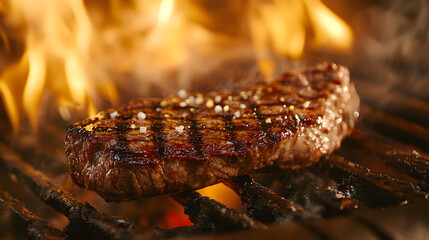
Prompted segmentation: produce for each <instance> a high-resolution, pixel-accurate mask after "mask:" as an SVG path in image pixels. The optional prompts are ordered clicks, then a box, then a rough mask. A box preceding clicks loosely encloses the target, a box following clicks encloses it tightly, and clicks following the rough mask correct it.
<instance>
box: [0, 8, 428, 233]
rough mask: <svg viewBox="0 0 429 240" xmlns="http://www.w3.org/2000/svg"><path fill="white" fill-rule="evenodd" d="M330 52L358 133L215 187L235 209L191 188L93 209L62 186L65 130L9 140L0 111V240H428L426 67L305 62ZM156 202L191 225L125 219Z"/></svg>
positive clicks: (90, 197)
mask: <svg viewBox="0 0 429 240" xmlns="http://www.w3.org/2000/svg"><path fill="white" fill-rule="evenodd" d="M328 2H329V1H328ZM380 5H382V4H380ZM409 18H410V19H412V18H413V17H412V16H411V17H409ZM418 34H421V33H418ZM426 34H427V33H426ZM327 56H328V57H329V58H330V59H332V60H334V61H337V62H339V63H341V64H343V65H345V66H348V67H350V70H351V78H352V79H353V81H354V82H355V84H356V88H357V91H358V93H359V95H360V97H361V109H360V117H359V121H358V123H357V126H356V129H355V130H354V131H353V132H352V134H351V135H350V136H349V137H347V138H346V139H345V140H344V141H343V143H342V145H341V148H340V149H339V150H337V151H336V152H334V153H333V154H332V155H329V156H325V157H323V158H322V159H321V160H320V162H318V163H317V164H315V165H314V166H311V167H309V168H306V169H302V170H289V171H286V172H278V171H277V170H275V169H265V170H264V171H263V172H257V173H254V174H251V175H246V176H241V177H239V178H237V179H234V180H230V181H227V182H224V183H223V184H224V185H226V186H227V187H228V188H230V189H232V190H233V191H234V192H235V193H236V194H237V195H238V196H239V198H240V200H241V203H242V205H243V207H242V209H241V210H237V209H233V208H231V207H228V206H226V205H224V204H222V203H220V202H218V201H216V200H213V199H210V198H208V197H205V196H202V195H201V194H200V193H198V192H196V191H189V192H181V193H176V194H171V195H168V196H162V197H157V198H153V199H143V200H142V201H132V202H126V203H121V204H117V203H105V202H102V200H101V199H100V198H99V197H96V196H94V194H93V193H90V192H88V191H87V190H84V189H78V188H77V187H76V186H73V184H72V183H71V182H70V179H69V178H68V167H67V164H66V162H65V157H64V153H63V146H62V144H63V140H64V136H65V128H64V126H60V125H59V124H57V125H55V124H44V123H41V124H40V130H39V136H38V137H37V138H36V137H34V136H32V134H31V133H30V132H25V130H24V129H23V130H21V132H20V133H19V135H18V137H16V136H14V135H12V130H11V124H10V123H9V122H8V120H7V116H6V114H4V113H5V111H4V109H2V110H1V111H0V129H1V132H2V134H1V136H0V172H1V174H0V175H1V176H0V206H1V208H0V209H1V211H0V214H1V217H0V224H1V226H2V227H1V228H0V236H1V237H4V238H6V237H7V238H25V237H27V238H34V239H64V238H71V239H132V238H135V239H139V238H154V239H168V238H189V237H194V238H203V239H204V238H205V239H260V238H270V239H271V238H282V239H285V238H286V239H287V238H291V239H322V240H326V239H332V240H334V239H383V240H387V239H427V238H428V237H429V217H428V216H427V215H428V213H429V199H428V198H429V155H428V153H429V94H428V89H429V81H428V76H429V69H428V68H427V67H426V66H427V65H426V64H427V63H425V62H421V63H420V65H419V64H417V63H416V61H417V60H419V58H418V56H417V57H416V59H417V60H415V59H413V60H410V59H407V58H406V56H405V57H404V56H401V58H398V59H386V58H374V56H367V55H366V56H360V55H357V56H354V57H351V56H350V55H335V54H332V53H325V52H323V53H320V52H318V53H315V54H314V56H313V55H311V56H310V55H308V56H307V58H308V59H310V60H309V61H308V62H307V64H309V65H310V64H312V62H318V61H319V60H325V59H326V57H327ZM240 66H243V65H240ZM244 66H247V65H244ZM241 70H242V69H241ZM241 70H240V71H241ZM217 71H221V72H222V71H224V70H222V69H220V70H217ZM220 75H221V74H220ZM414 86H417V87H414ZM0 105H1V106H2V107H3V104H0ZM170 200H171V201H170ZM174 201H175V202H176V203H173V202H174ZM153 202H158V203H157V204H154V205H153V206H155V207H159V206H160V205H161V206H163V205H166V206H171V205H172V204H180V205H181V206H183V211H184V213H185V214H186V215H187V216H189V220H190V221H191V222H192V224H191V225H190V224H183V222H182V226H177V227H171V228H154V229H152V228H151V229H149V230H148V228H143V227H141V226H142V225H144V223H142V221H143V220H144V221H154V222H156V221H159V219H155V220H154V219H143V220H142V219H141V218H140V219H139V218H135V217H134V215H133V214H131V213H130V212H136V211H137V212H138V211H148V210H149V209H150V206H152V205H151V204H152V203H153ZM130 209H131V210H130ZM154 211H157V210H154ZM106 212H109V214H107V213H106ZM153 215H156V216H158V218H161V219H162V218H166V217H167V215H168V214H167V213H166V212H162V211H160V212H159V213H158V214H152V215H150V216H153ZM148 216H149V215H148ZM148 218H149V217H148Z"/></svg>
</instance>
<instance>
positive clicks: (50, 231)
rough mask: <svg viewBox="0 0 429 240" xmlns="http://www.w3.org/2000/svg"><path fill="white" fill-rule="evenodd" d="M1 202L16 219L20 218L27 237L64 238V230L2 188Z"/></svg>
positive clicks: (0, 193) (0, 191)
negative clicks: (38, 215)
mask: <svg viewBox="0 0 429 240" xmlns="http://www.w3.org/2000/svg"><path fill="white" fill-rule="evenodd" d="M0 202H1V204H2V205H5V207H7V208H8V209H9V210H10V212H11V213H12V214H13V215H14V217H15V218H16V219H18V220H19V222H20V224H21V225H22V226H23V229H24V231H25V235H26V236H25V237H27V238H29V239H40V240H42V239H51V240H54V239H64V236H62V232H61V231H60V230H58V229H56V228H53V227H51V226H49V225H48V223H47V222H46V221H44V220H42V219H40V218H39V217H37V216H35V215H34V214H33V213H32V212H30V211H29V210H28V209H27V208H26V207H25V205H24V204H23V203H22V202H20V201H18V200H17V199H15V198H13V197H12V196H10V195H9V193H8V192H5V191H3V190H0Z"/></svg>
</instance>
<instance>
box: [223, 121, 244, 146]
mask: <svg viewBox="0 0 429 240" xmlns="http://www.w3.org/2000/svg"><path fill="white" fill-rule="evenodd" d="M222 118H223V121H224V126H225V130H226V132H227V136H228V138H227V145H228V142H231V143H232V146H233V147H234V148H233V149H234V150H233V153H236V154H237V151H238V150H239V149H240V144H239V143H238V141H237V136H236V133H235V131H234V129H235V126H234V123H233V121H232V118H233V115H225V116H222Z"/></svg>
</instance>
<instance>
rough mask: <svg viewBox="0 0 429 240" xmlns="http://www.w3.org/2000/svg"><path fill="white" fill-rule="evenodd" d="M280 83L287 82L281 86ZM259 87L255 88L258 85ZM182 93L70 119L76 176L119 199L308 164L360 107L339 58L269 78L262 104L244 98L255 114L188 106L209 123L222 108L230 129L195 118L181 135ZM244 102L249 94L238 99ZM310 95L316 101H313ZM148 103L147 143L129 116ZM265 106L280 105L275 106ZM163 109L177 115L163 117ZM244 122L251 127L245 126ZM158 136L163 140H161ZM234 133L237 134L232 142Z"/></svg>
mask: <svg viewBox="0 0 429 240" xmlns="http://www.w3.org/2000/svg"><path fill="white" fill-rule="evenodd" d="M279 84H280V85H281V88H282V89H278V86H279ZM261 86H262V85H257V86H253V87H251V88H250V89H251V90H252V91H256V90H257V89H258V88H261ZM270 87H271V88H274V89H275V90H274V93H273V92H272V91H271V92H270V93H268V92H266V91H268V90H267V88H270ZM309 89H310V90H311V91H309ZM276 91H279V92H276ZM300 92H301V93H300ZM225 93H227V94H225ZM234 93H235V94H236V95H237V94H238V95H239V93H240V92H231V91H229V92H217V93H208V94H205V95H204V96H205V98H204V103H205V102H206V101H207V99H208V98H210V97H212V98H213V96H214V95H216V94H219V95H221V96H222V98H227V96H229V95H231V96H234ZM279 93H281V95H280V96H279ZM305 93H310V94H307V95H305ZM210 94H212V95H210ZM213 94H214V95H213ZM298 95H299V96H298ZM283 96H284V97H285V98H287V99H294V102H293V104H294V109H293V110H291V108H289V106H290V105H292V104H291V103H287V102H286V103H285V101H282V104H286V106H285V107H283V106H282V105H280V106H281V109H283V110H281V109H280V110H278V108H271V106H276V101H278V100H279V98H280V97H283ZM177 98H178V97H174V96H173V97H170V98H167V99H166V100H167V103H168V104H167V106H163V108H162V109H161V111H159V112H158V111H155V110H154V108H153V103H154V102H156V103H157V104H159V103H160V101H161V100H159V99H146V100H137V101H134V102H131V103H129V104H128V105H125V106H122V107H119V108H116V109H109V110H106V111H104V112H101V113H100V114H98V115H97V117H96V118H89V119H86V120H84V121H83V122H81V123H77V124H75V125H73V126H71V127H70V128H69V131H68V134H67V137H66V155H67V158H68V160H69V163H70V174H71V176H72V178H73V180H74V181H75V182H76V183H77V184H78V185H80V186H84V187H87V188H89V189H92V190H95V191H97V192H98V193H99V194H100V195H101V196H102V197H104V198H105V199H107V200H114V201H119V200H129V199H136V198H140V197H145V196H152V195H158V194H163V193H169V192H177V191H182V190H190V189H198V188H201V187H204V186H208V185H211V184H214V183H217V182H221V181H224V180H226V179H230V178H233V177H236V176H239V175H243V174H247V173H250V172H253V171H254V170H257V169H260V168H263V167H267V166H276V167H280V168H301V167H306V166H309V165H311V164H313V163H314V162H316V161H317V160H318V159H319V158H320V157H321V156H323V155H324V154H327V153H330V152H332V151H333V150H334V149H336V148H338V147H339V145H340V142H341V140H342V139H343V138H344V136H346V135H347V134H348V133H349V131H350V130H351V129H352V127H353V126H354V121H355V115H354V113H355V111H357V108H358V104H359V100H358V97H357V94H356V92H355V89H354V86H353V84H351V83H350V82H349V73H348V70H347V69H346V68H345V67H342V66H339V65H335V64H333V63H323V64H319V65H318V66H316V67H313V68H308V69H305V70H303V71H300V72H289V73H285V74H283V75H282V76H280V77H279V78H278V79H277V80H275V81H274V82H273V83H271V84H268V85H265V86H264V88H263V90H262V94H261V97H260V98H259V99H257V100H259V101H260V102H259V104H257V102H256V101H257V100H255V101H254V102H252V101H253V100H251V99H247V100H248V101H247V102H246V103H247V107H249V106H250V105H252V106H257V107H258V109H257V112H258V114H257V115H258V116H257V117H252V115H251V114H252V113H251V112H250V110H251V109H250V110H249V111H248V114H247V115H248V116H247V117H246V113H245V112H243V113H244V114H242V116H240V118H238V119H233V118H231V115H232V114H234V111H235V110H236V108H237V106H238V105H235V106H234V105H233V104H231V111H227V113H214V111H213V109H210V108H207V107H205V105H202V106H193V108H194V111H193V112H192V113H191V112H190V109H189V108H187V110H186V111H189V113H191V114H192V118H193V119H196V120H197V122H199V123H201V124H203V125H205V126H209V125H210V124H211V121H212V119H215V118H217V117H218V116H219V115H222V114H223V115H228V116H229V117H228V118H229V124H230V125H231V126H232V128H231V129H230V130H228V129H225V128H223V129H222V128H219V129H217V128H216V127H219V125H216V124H212V125H213V126H212V128H210V127H207V129H208V130H207V129H206V130H207V131H204V130H203V128H199V127H195V126H196V125H193V127H192V128H189V130H186V129H185V130H186V131H187V132H186V133H184V136H181V135H180V134H179V133H178V132H175V130H174V129H172V126H174V125H172V124H176V125H177V124H182V123H186V121H187V119H186V118H182V119H181V120H180V121H178V120H177V119H175V117H177V116H178V115H179V114H180V115H181V114H183V109H181V108H180V107H178V106H177V104H178V102H177V101H176V99H177ZM308 99H310V100H308ZM232 100H233V101H232V102H234V101H235V102H237V100H236V99H232ZM242 101H244V99H240V100H239V101H238V102H242ZM286 101H287V100H286ZM306 101H310V105H308V104H306ZM225 102H226V100H225ZM222 103H223V102H222ZM273 103H274V104H273ZM224 105H225V103H224ZM264 106H270V107H269V108H264ZM142 109H143V110H144V111H145V112H146V113H147V115H148V117H147V119H145V120H144V121H148V123H150V124H152V125H151V126H150V128H148V132H147V134H148V136H150V137H148V139H147V142H145V141H143V140H141V141H140V140H139V134H138V133H137V134H135V131H134V130H130V129H129V128H127V126H129V125H130V124H137V123H139V122H138V121H134V120H130V119H133V117H132V116H133V115H135V114H136V113H137V112H138V111H141V110H142ZM151 109H152V110H151ZM267 109H268V110H273V109H275V110H276V111H274V112H272V113H270V112H269V111H268V110H267ZM115 110H116V111H118V113H119V115H120V116H128V118H124V119H115V120H111V119H109V113H111V112H113V111H115ZM247 110H248V109H246V111H247ZM165 113H168V114H169V115H170V116H171V119H170V118H168V117H165V116H164V115H163V114H165ZM262 113H266V114H262ZM130 116H131V117H130ZM157 116H161V118H157ZM261 116H262V117H261ZM279 116H280V117H282V118H284V117H285V116H286V117H287V119H288V120H287V121H286V120H284V119H283V120H281V119H280V120H277V117H279ZM267 118H270V121H268V120H267ZM132 121H134V123H131V122H132ZM156 121H158V124H159V123H160V122H161V123H162V124H161V125H162V128H161V130H162V131H161V132H160V133H157V131H158V130H159V129H158V130H157V129H155V127H156ZM170 121H171V122H170ZM240 121H241V122H240ZM118 123H119V125H118ZM144 123H146V122H143V124H144ZM170 123H172V124H170ZM243 123H245V124H248V125H249V127H248V128H247V129H246V128H243V125H245V124H243ZM127 124H128V125H127ZM190 125H192V122H191V124H190ZM197 126H198V125H197ZM264 127H267V129H263V128H264ZM106 129H111V130H106ZM109 131H111V132H109ZM195 131H196V132H195ZM200 132H203V133H204V134H201V133H200ZM230 132H233V135H234V136H231V133H230ZM118 133H119V135H120V136H121V137H122V138H121V139H125V140H127V142H126V144H125V145H121V144H118V143H120V141H119V139H118V138H117V137H113V136H116V135H118ZM157 134H166V137H164V139H162V138H160V136H162V135H157ZM198 134H199V135H198ZM170 135H171V136H170ZM176 135H180V136H176ZM219 136H221V137H219ZM200 138H201V139H200ZM258 138H261V139H258ZM112 139H114V140H112ZM157 139H158V140H160V139H161V140H163V141H165V142H163V143H162V144H160V143H159V142H158V143H157ZM228 140H231V141H233V142H232V144H231V142H230V141H228ZM136 141H137V143H136ZM261 142H262V143H261ZM241 143H242V144H241ZM124 146H125V148H124ZM239 147H240V148H239ZM173 150H177V151H173ZM142 155H146V156H145V157H143V156H142Z"/></svg>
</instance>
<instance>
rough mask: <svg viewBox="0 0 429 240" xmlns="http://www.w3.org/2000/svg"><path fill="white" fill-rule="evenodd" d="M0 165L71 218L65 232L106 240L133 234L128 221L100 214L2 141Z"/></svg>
mask: <svg viewBox="0 0 429 240" xmlns="http://www.w3.org/2000/svg"><path fill="white" fill-rule="evenodd" d="M0 165H1V166H2V168H3V169H7V170H8V171H9V172H10V173H12V174H15V175H16V176H17V177H18V179H19V180H21V181H23V182H24V183H25V184H26V185H27V186H29V187H30V189H31V190H32V191H33V192H34V193H35V194H36V195H37V197H39V198H40V199H41V200H42V201H43V202H45V203H46V204H48V205H49V206H51V207H53V208H54V209H56V210H57V211H59V212H61V213H62V214H64V215H65V216H66V217H67V218H69V225H68V226H67V228H66V230H65V232H66V234H68V235H71V236H72V237H81V236H86V237H88V236H94V237H99V238H106V239H123V238H129V237H131V233H130V231H129V228H130V225H129V224H128V223H127V222H126V221H124V220H122V219H114V218H112V217H110V216H109V215H107V214H102V213H99V212H98V211H97V210H95V209H94V208H93V207H92V206H91V205H89V204H88V203H85V202H81V201H79V200H78V199H76V198H75V197H74V196H73V195H71V194H70V193H67V192H65V191H63V190H62V189H60V188H58V187H56V186H55V185H54V184H53V183H52V182H51V181H50V179H49V178H48V177H47V176H46V175H44V174H43V173H42V172H40V171H38V170H36V169H34V168H33V167H32V166H31V165H29V164H27V163H25V162H24V161H22V159H21V158H20V157H19V156H18V155H17V154H16V153H14V152H13V151H11V150H10V149H9V148H7V147H6V146H5V145H4V144H0Z"/></svg>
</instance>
